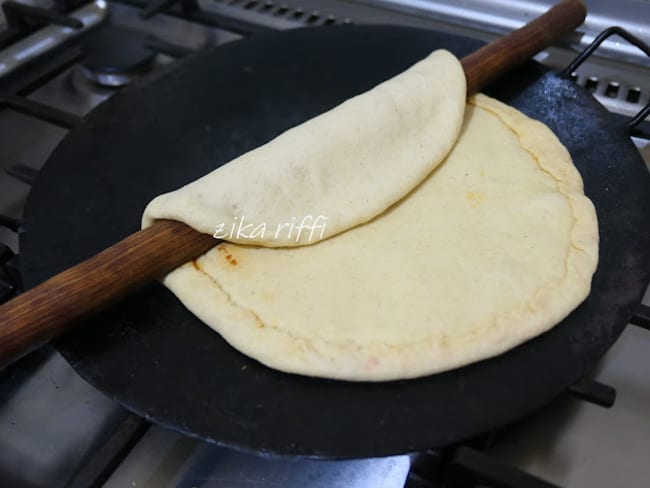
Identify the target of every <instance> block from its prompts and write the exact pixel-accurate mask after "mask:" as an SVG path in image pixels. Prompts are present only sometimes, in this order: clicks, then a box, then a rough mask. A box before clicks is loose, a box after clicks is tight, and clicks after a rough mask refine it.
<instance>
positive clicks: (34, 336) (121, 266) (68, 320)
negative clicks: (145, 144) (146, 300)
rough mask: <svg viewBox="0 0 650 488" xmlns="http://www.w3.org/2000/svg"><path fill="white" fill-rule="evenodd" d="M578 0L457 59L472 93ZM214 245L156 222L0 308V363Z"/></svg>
mask: <svg viewBox="0 0 650 488" xmlns="http://www.w3.org/2000/svg"><path fill="white" fill-rule="evenodd" d="M586 13H587V11H586V7H585V5H584V3H583V1H582V0H564V1H562V2H560V3H558V4H557V5H556V6H554V7H553V8H551V9H550V10H549V11H548V12H546V13H545V14H544V15H542V16H541V17H538V18H536V19H534V20H533V21H531V22H530V23H528V24H526V25H525V26H524V27H522V28H521V29H518V30H516V31H514V32H512V33H510V34H508V35H507V36H505V37H502V38H500V39H497V40H496V41H494V42H492V43H490V44H488V45H486V46H484V47H482V48H481V49H479V50H478V51H476V52H474V53H472V54H470V55H469V56H466V57H465V58H463V59H462V60H461V62H462V65H463V69H464V70H465V76H466V78H467V95H468V96H469V95H472V94H474V93H476V92H478V91H479V90H480V89H482V88H483V87H484V86H486V85H487V84H489V83H490V82H492V81H494V80H496V79H498V78H499V77H501V76H502V75H503V74H505V73H506V72H507V71H509V70H511V69H512V68H514V67H516V66H518V65H520V64H521V63H523V62H524V61H526V60H527V59H529V58H531V57H532V56H534V55H535V54H537V53H538V52H539V51H541V50H542V49H544V48H546V47H548V46H550V45H551V44H553V43H554V42H556V41H558V40H559V39H560V38H561V37H562V36H564V35H565V34H567V33H569V32H571V31H572V30H573V29H575V28H576V27H577V26H579V25H580V24H582V22H583V21H584V19H585V16H586ZM215 244H216V241H215V239H214V238H213V237H212V236H210V235H206V234H200V233H199V232H197V231H195V230H194V229H192V228H190V227H188V226H187V225H185V224H183V223H180V222H173V221H169V220H163V221H158V222H156V223H155V224H154V225H152V226H151V227H149V228H147V229H144V230H141V231H139V232H136V233H135V234H131V235H130V236H128V237H127V238H125V239H123V240H121V241H120V242H118V243H117V244H115V245H113V246H111V247H109V248H108V249H106V250H105V251H102V252H101V253H99V254H97V255H96V256H93V257H92V258H90V259H87V260H86V261H83V262H82V263H80V264H78V265H76V266H74V267H73V268H70V269H68V270H66V271H64V272H62V273H60V274H58V275H56V276H54V277H52V278H50V279H49V280H47V281H45V282H44V283H41V284H40V285H38V286H36V287H35V288H32V289H31V290H29V291H26V292H25V293H23V294H21V295H19V296H18V297H16V298H14V299H13V300H11V301H9V302H7V303H5V304H4V305H2V306H0V368H3V367H4V366H6V365H8V364H10V363H12V362H13V361H15V360H17V359H19V358H20V357H22V356H24V355H25V354H27V353H28V352H30V351H32V350H34V349H36V348H38V347H39V346H41V345H43V344H45V343H47V342H49V341H50V340H51V339H53V338H54V337H56V336H57V335H59V334H61V333H62V332H64V331H65V330H67V329H68V328H69V327H70V326H72V325H73V324H74V323H75V322H78V321H79V320H80V319H83V318H86V317H88V316H90V315H92V314H94V313H96V312H98V311H99V310H101V309H103V308H105V307H106V306H107V305H109V304H111V303H113V302H116V301H118V300H120V299H121V298H122V297H124V296H126V295H128V294H129V293H131V292H132V291H134V290H136V289H138V288H140V287H142V286H143V285H145V284H147V283H149V282H151V281H153V280H155V279H157V278H160V277H161V276H163V275H164V274H165V273H168V272H169V271H171V270H173V269H174V268H176V267H178V266H180V265H181V264H183V263H185V262H187V261H190V260H192V259H194V258H196V257H198V256H200V255H201V254H203V253H204V252H206V251H207V250H208V249H210V248H211V247H213V246H214V245H215Z"/></svg>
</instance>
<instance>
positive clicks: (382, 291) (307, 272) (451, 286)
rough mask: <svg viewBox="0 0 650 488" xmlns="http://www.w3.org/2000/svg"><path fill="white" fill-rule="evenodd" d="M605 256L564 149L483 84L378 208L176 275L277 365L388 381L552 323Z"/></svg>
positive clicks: (199, 310) (207, 309) (198, 302)
mask: <svg viewBox="0 0 650 488" xmlns="http://www.w3.org/2000/svg"><path fill="white" fill-rule="evenodd" d="M431 136H432V137H435V136H436V135H435V134H431ZM376 143H377V144H378V145H380V146H382V147H383V146H385V145H390V144H389V143H388V142H386V141H376ZM389 167H390V166H382V170H381V171H384V170H385V171H389V169H387V168H389ZM400 169H402V165H401V164H400ZM381 171H375V172H374V173H375V174H374V175H373V176H372V178H374V179H376V180H382V179H384V175H383V174H382V173H381ZM390 171H391V172H392V169H390ZM253 198H254V197H253ZM597 260H598V229H597V220H596V213H595V210H594V207H593V205H592V204H591V202H590V201H589V199H588V198H586V197H585V195H584V193H583V187H582V180H581V177H580V174H579V173H578V171H577V170H576V168H575V167H574V166H573V164H572V161H571V158H570V156H569V154H568V152H567V150H566V149H565V148H564V147H563V146H562V144H561V143H560V142H559V141H558V140H557V138H556V137H555V135H554V134H553V133H552V132H551V131H550V130H549V129H548V128H547V127H546V126H544V125H543V124H541V123H539V122H536V121H534V120H532V119H529V118H528V117H526V116H524V115H523V114H521V113H520V112H518V111H517V110H515V109H513V108H510V107H508V106H506V105H504V104H502V103H500V102H498V101H496V100H493V99H490V98H488V97H486V96H483V95H479V96H476V97H474V98H472V99H471V100H470V101H468V105H467V106H466V110H465V116H464V122H463V126H462V129H461V134H460V137H459V139H458V141H457V143H456V145H455V146H454V148H453V150H452V151H451V153H450V154H449V155H448V157H447V158H446V160H445V162H444V163H443V164H442V165H441V166H440V167H438V169H437V170H435V171H434V172H432V173H431V174H430V175H429V176H428V177H426V178H425V179H424V181H422V182H421V183H420V184H419V185H417V186H416V187H415V188H414V189H413V190H412V191H411V192H410V193H409V194H408V195H407V196H406V197H405V198H403V199H401V200H400V201H399V202H397V203H396V204H394V205H393V206H392V207H390V208H389V209H388V210H386V211H385V212H383V213H381V215H379V216H378V217H376V218H374V219H372V220H371V221H369V222H367V223H365V224H363V225H359V226H357V227H354V228H352V229H350V230H348V231H346V232H343V233H341V234H339V235H337V236H336V237H333V238H330V239H326V240H322V241H321V242H318V243H316V244H313V245H309V246H302V247H293V248H276V249H271V248H268V247H257V246H246V245H239V244H231V243H227V244H223V245H219V246H218V247H216V248H214V249H212V250H211V251H209V252H208V253H206V254H205V255H204V256H202V257H200V258H199V259H197V260H196V261H194V262H192V263H188V264H186V265H184V266H182V267H180V268H179V269H177V270H175V271H174V272H172V273H170V274H169V275H168V276H167V277H166V278H165V280H164V284H165V285H166V286H167V287H169V289H171V290H172V291H173V292H174V293H175V294H176V295H177V296H178V297H179V298H180V299H181V301H182V302H183V303H184V304H185V305H186V306H187V307H188V308H189V309H190V310H191V311H192V312H193V313H194V314H196V315H197V316H198V317H199V318H200V319H201V320H202V321H203V322H205V323H206V324H208V325H209V326H210V327H212V328H214V329H215V330H216V331H218V332H219V333H220V334H221V335H222V336H223V337H224V338H225V340H227V341H228V342H229V343H230V344H232V345H233V346H234V347H235V348H237V349H238V350H240V351H241V352H243V353H244V354H247V355H249V356H251V357H253V358H255V359H257V360H259V361H261V362H262V363H264V364H266V365H268V366H270V367H272V368H276V369H279V370H282V371H287V372H292V373H300V374H304V375H312V376H320V377H326V378H335V379H343V380H352V381H362V380H368V381H383V380H394V379H404V378H413V377H418V376H423V375H429V374H433V373H437V372H441V371H445V370H448V369H452V368H456V367H459V366H462V365H465V364H468V363H472V362H475V361H479V360H481V359H485V358H489V357H491V356H495V355H498V354H500V353H502V352H504V351H507V350H508V349H510V348H513V347H515V346H517V345H518V344H521V343H522V342H524V341H526V340H528V339H530V338H532V337H535V336H537V335H538V334H541V333H543V332H544V331H546V330H548V329H550V328H551V327H553V326H554V325H556V324H557V323H558V322H560V321H561V320H562V319H563V318H564V317H565V316H566V315H567V314H569V313H570V312H571V311H572V310H573V309H574V308H575V307H576V306H577V305H578V304H579V303H580V302H582V301H583V300H584V298H585V297H586V296H587V295H588V293H589V290H590V284H591V278H592V275H593V273H594V271H595V269H596V265H597ZM216 364H218V358H215V367H217V366H216Z"/></svg>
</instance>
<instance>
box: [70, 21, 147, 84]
mask: <svg viewBox="0 0 650 488" xmlns="http://www.w3.org/2000/svg"><path fill="white" fill-rule="evenodd" d="M148 41H149V38H148V36H147V35H145V34H142V33H140V32H134V31H130V30H126V29H119V28H115V27H111V28H102V29H100V30H98V31H96V32H95V33H94V35H93V36H92V37H89V38H88V40H87V41H86V42H85V43H84V46H83V48H82V49H83V53H84V58H83V60H82V61H81V70H82V72H83V73H84V75H85V76H86V77H87V78H88V79H90V80H91V81H93V82H95V83H97V84H99V85H102V86H110V87H119V86H124V85H127V84H129V83H131V81H133V79H134V78H137V77H138V76H140V75H143V74H144V73H146V72H147V71H149V70H150V69H151V68H152V66H153V64H154V60H155V58H156V53H155V52H154V51H153V50H151V49H150V48H149V47H148Z"/></svg>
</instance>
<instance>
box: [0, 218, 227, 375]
mask: <svg viewBox="0 0 650 488" xmlns="http://www.w3.org/2000/svg"><path fill="white" fill-rule="evenodd" d="M217 243H218V241H217V240H216V239H214V238H213V237H212V236H211V235H207V234H201V233H199V232H197V231H195V230H194V229H192V228H191V227H189V226H187V225H185V224H183V223H181V222H175V221H171V220H160V221H158V222H156V223H155V224H154V225H152V226H151V227H149V228H147V229H144V230H141V231H139V232H136V233H134V234H131V235H130V236H128V237H126V238H125V239H123V240H121V241H119V242H118V243H117V244H114V245H112V246H111V247H109V248H108V249H106V250H104V251H102V252H100V253H99V254H97V255H95V256H93V257H91V258H90V259H87V260H85V261H83V262H81V263H79V264H78V265H76V266H74V267H72V268H70V269H68V270H66V271H64V272H62V273H59V274H58V275H56V276H53V277H52V278H50V279H49V280H47V281H45V282H43V283H41V284H40V285H38V286H36V287H34V288H32V289H31V290H29V291H27V292H25V293H23V294H22V295H19V296H17V297H16V298H14V299H12V300H10V301H9V302H7V303H5V304H4V305H2V306H1V307H0V367H3V366H5V365H7V364H9V363H11V362H13V361H15V360H16V359H18V358H20V357H22V356H23V355H25V354H26V353H27V352H29V351H31V350H33V349H35V348H37V347H39V346H41V345H43V344H45V343H46V342H48V341H50V340H51V339H53V338H54V337H56V336H57V335H59V334H60V333H62V332H63V331H65V330H66V329H67V328H68V327H69V326H70V325H72V324H73V323H75V322H76V321H79V320H80V319H83V318H85V317H87V316H89V315H91V314H93V313H95V312H96V311H98V310H100V309H102V308H104V307H106V306H108V305H110V304H111V303H113V302H115V301H116V300H119V299H120V298H122V297H124V296H126V295H128V294H129V293H131V292H132V291H133V290H135V289H137V288H139V287H141V286H143V285H145V284H147V283H150V282H152V281H153V280H155V279H157V278H160V277H161V276H163V275H164V274H165V273H167V272H169V271H170V270H172V269H174V268H177V267H178V266H180V265H181V264H183V263H185V262H187V261H189V260H191V259H193V258H195V257H196V256H199V255H201V254H203V253H204V252H206V251H207V250H208V249H210V248H211V247H213V246H215V245H216V244H217Z"/></svg>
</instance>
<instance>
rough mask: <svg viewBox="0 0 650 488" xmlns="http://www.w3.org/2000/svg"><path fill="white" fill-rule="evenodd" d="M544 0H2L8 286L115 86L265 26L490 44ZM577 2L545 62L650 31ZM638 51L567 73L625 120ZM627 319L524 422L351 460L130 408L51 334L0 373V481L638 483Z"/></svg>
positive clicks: (649, 89)
mask: <svg viewBox="0 0 650 488" xmlns="http://www.w3.org/2000/svg"><path fill="white" fill-rule="evenodd" d="M553 3H554V2H553V1H544V0H538V1H494V0H493V1H488V0H483V1H479V0H467V1H464V2H453V1H450V0H430V1H426V0H379V1H370V0H357V1H342V0H329V1H327V0H299V1H297V2H292V3H283V2H277V1H272V0H178V1H175V0H155V1H146V0H119V1H108V2H107V1H104V0H96V1H94V2H88V1H85V0H81V1H78V0H71V1H66V0H60V1H59V0H33V1H30V2H22V3H16V2H12V1H4V3H3V4H2V13H0V140H1V143H0V164H1V165H2V167H1V168H0V169H1V170H2V172H1V173H0V190H1V191H0V243H2V246H0V251H1V253H0V254H1V256H0V258H1V261H0V262H2V271H1V272H0V299H2V300H6V299H8V298H9V297H10V296H12V294H14V293H15V292H17V291H18V290H19V289H20V286H21V284H20V276H19V272H18V269H19V251H20V249H19V244H18V238H17V234H18V233H19V232H20V218H21V215H22V209H23V206H24V202H25V199H26V197H27V195H28V193H29V188H30V184H31V183H32V182H33V181H34V179H35V178H36V176H37V174H38V171H39V169H40V167H41V166H42V165H43V163H44V162H45V161H46V160H47V157H48V155H49V154H50V153H51V151H52V150H53V149H54V147H55V146H56V145H57V144H58V143H59V142H60V141H61V140H62V139H63V137H64V136H65V134H66V133H67V131H68V130H69V129H71V128H73V127H75V126H76V125H77V124H78V123H79V122H80V120H81V117H83V115H85V114H86V113H88V112H89V111H91V110H92V109H93V108H94V107H96V106H97V105H98V104H100V103H101V102H103V101H104V100H106V99H108V98H109V97H110V96H111V95H113V94H114V93H116V92H117V91H119V90H120V89H122V87H124V86H126V85H129V84H132V83H138V82H139V81H141V80H146V79H147V78H148V77H151V76H157V75H158V74H159V73H161V72H162V71H163V70H170V69H174V64H175V63H176V62H177V60H179V59H181V58H183V57H184V56H187V55H189V54H190V53H192V52H194V51H197V50H200V49H204V48H206V47H209V46H214V45H221V44H224V43H227V42H232V41H235V40H237V39H241V38H243V37H249V36H255V35H257V34H259V33H262V32H266V31H271V30H279V29H291V28H297V27H310V26H312V27H317V26H321V25H330V24H346V23H359V24H361V23H368V24H396V25H408V26H415V27H423V28H429V29H433V30H437V31H441V32H448V33H455V34H460V35H464V36H467V37H472V38H476V39H479V40H482V41H489V40H492V39H493V38H495V37H496V36H498V35H501V34H503V33H505V32H507V31H509V30H512V29H514V28H516V27H518V26H520V25H522V24H523V23H524V22H526V21H528V20H530V19H531V18H532V17H534V16H537V15H539V14H540V13H542V12H543V11H544V10H545V9H547V8H548V7H549V6H550V5H552V4H553ZM587 3H588V7H589V9H590V13H589V16H588V18H587V21H586V23H585V25H584V26H582V27H581V28H580V29H579V31H578V32H576V33H575V34H573V35H571V36H568V37H567V38H566V39H565V40H564V42H563V43H561V44H559V45H556V46H553V47H552V48H549V49H548V50H546V51H544V52H543V53H540V54H539V55H538V56H537V57H536V59H537V60H538V61H540V62H542V63H543V64H546V65H547V66H549V67H550V68H552V69H554V70H556V71H560V70H562V69H563V68H565V67H566V66H567V65H568V64H569V62H570V61H571V60H572V59H573V58H575V56H576V55H577V53H578V52H579V51H581V50H582V49H584V48H585V46H587V45H588V44H589V43H590V42H592V41H593V40H594V39H595V38H596V36H597V35H598V34H599V32H601V31H602V30H603V29H605V28H607V27H610V26H613V25H620V26H622V27H624V28H625V29H626V30H627V31H629V32H631V33H632V34H634V35H635V36H636V37H638V38H640V39H642V40H645V42H646V43H647V42H649V41H650V4H649V3H648V2H646V1H643V0H641V1H640V0H626V1H623V2H617V3H616V4H613V3H612V2H606V1H603V0H600V1H599V0H592V1H589V2H587ZM649 54H650V53H649ZM648 64H649V62H648V57H647V55H646V54H645V53H644V52H643V51H642V50H639V49H637V48H634V47H631V46H630V45H629V44H628V43H626V42H624V41H622V40H621V39H620V37H611V38H609V39H607V40H605V41H604V42H603V44H602V46H601V48H600V49H598V51H597V52H596V53H595V54H594V55H593V56H591V57H589V58H588V59H587V61H586V62H585V63H584V64H582V65H581V66H580V67H579V68H578V69H576V70H575V72H574V73H573V74H572V76H573V78H574V80H575V81H576V83H578V84H580V85H582V86H584V87H586V88H587V89H588V90H590V91H591V92H592V93H593V94H594V96H595V97H596V98H597V99H598V100H599V101H600V102H601V103H603V104H604V105H605V106H606V107H607V108H608V109H609V110H610V111H612V112H613V113H615V114H617V117H621V118H623V117H626V118H632V117H634V116H635V114H638V113H641V112H642V110H643V109H644V107H645V108H646V112H645V115H642V116H641V117H640V119H643V118H644V117H646V116H647V111H648V110H647V105H648V103H649V101H650V77H649V76H648ZM647 127H648V122H647V121H642V122H641V123H640V124H638V125H637V128H636V129H635V132H634V135H635V136H637V137H635V138H634V140H635V143H636V144H637V147H638V148H639V150H640V151H641V153H642V155H643V156H644V158H645V160H646V162H650V144H649V143H648V142H647V141H648V135H647ZM89 164H92V162H89ZM53 204H54V202H53ZM644 303H650V296H646V299H645V300H644ZM634 324H636V326H635V325H630V326H628V327H627V329H626V331H625V332H624V334H623V336H622V337H621V338H620V339H619V341H618V342H617V343H616V344H615V346H614V347H613V348H612V349H611V350H610V352H609V353H608V354H607V356H606V357H605V359H604V360H603V361H602V362H601V365H600V367H599V368H598V370H597V371H594V373H593V375H592V377H590V378H585V379H584V380H583V381H581V382H579V383H577V384H576V385H574V387H572V388H571V389H570V390H569V391H567V393H566V394H565V395H563V396H562V397H561V398H558V399H557V400H556V401H554V402H553V403H552V404H550V405H548V406H546V407H545V408H544V409H543V410H541V411H540V412H538V413H536V414H535V415H533V416H531V417H529V418H527V419H525V420H523V421H521V422H520V423H517V424H516V425H512V426H510V427H508V428H505V429H502V430H499V431H497V432H493V433H487V434H485V435H483V436H480V437H479V438H475V439H471V440H468V442H467V443H464V444H463V445H458V446H450V448H449V449H443V450H431V451H426V452H420V453H412V454H410V455H402V456H393V457H388V458H381V459H362V460H346V461H322V460H308V459H277V458H270V457H265V456H260V455H256V454H247V453H241V452H236V451H233V450H230V449H227V448H222V447H219V446H215V445H212V444H207V443H204V442H201V441H198V440H195V439H190V438H187V437H183V436H182V435H180V434H178V433H176V432H173V431H170V430H166V429H163V428H162V427H159V426H156V425H152V424H150V423H149V422H147V421H146V420H145V419H142V418H139V417H137V416H135V415H133V414H131V413H130V412H128V411H126V410H125V409H123V408H122V407H121V406H120V405H119V404H118V403H116V402H115V401H113V400H111V399H109V398H107V397H105V396H104V395H103V394H102V393H100V392H98V391H97V390H95V389H94V388H93V387H91V386H89V385H88V384H87V383H85V382H84V381H83V380H82V379H81V378H80V377H79V376H78V375H77V374H76V373H75V372H74V371H73V370H72V369H71V368H70V367H69V366H68V364H67V363H66V362H65V361H64V360H63V359H62V358H61V356H59V354H58V353H57V352H56V351H55V350H54V349H53V348H51V347H49V346H46V347H44V348H42V349H40V350H38V351H36V352H35V353H32V354H31V355H29V356H27V357H25V358H24V359H22V360H21V361H19V362H18V363H16V364H14V365H12V366H10V367H9V368H7V369H5V370H3V371H0V453H1V455H0V480H1V481H2V482H3V483H2V485H3V486H5V485H6V486H15V487H23V486H24V487H28V486H29V487H41V486H43V487H45V486H47V487H84V486H106V487H166V486H170V487H171V486H187V487H190V486H206V487H207V486H232V487H239V486H259V487H274V486H283V487H291V486H301V487H302V486H314V487H320V486H322V487H333V488H336V487H352V488H354V487H378V488H383V487H385V488H393V487H403V486H407V487H410V488H417V487H434V486H476V485H480V486H512V487H520V486H526V487H534V486H540V487H543V486H553V485H557V486H566V487H573V486H591V487H600V486H602V487H610V486H617V485H618V486H642V485H644V484H645V482H646V481H645V480H647V479H648V478H650V467H648V464H647V463H646V462H645V461H646V459H647V458H648V457H649V455H650V443H649V442H648V439H650V422H648V414H647V412H648V411H650V408H649V407H650V386H649V385H648V383H647V380H646V377H645V375H644V373H643V372H644V371H645V370H646V369H647V368H648V366H649V363H648V359H647V354H646V352H647V351H648V350H650V335H649V334H648V333H647V330H644V329H648V327H649V324H650V314H649V313H648V309H647V308H642V309H641V310H640V311H639V314H638V315H637V316H636V317H635V318H634ZM637 326H638V327H637ZM423 428H426V426H423ZM543 480H546V481H543Z"/></svg>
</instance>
